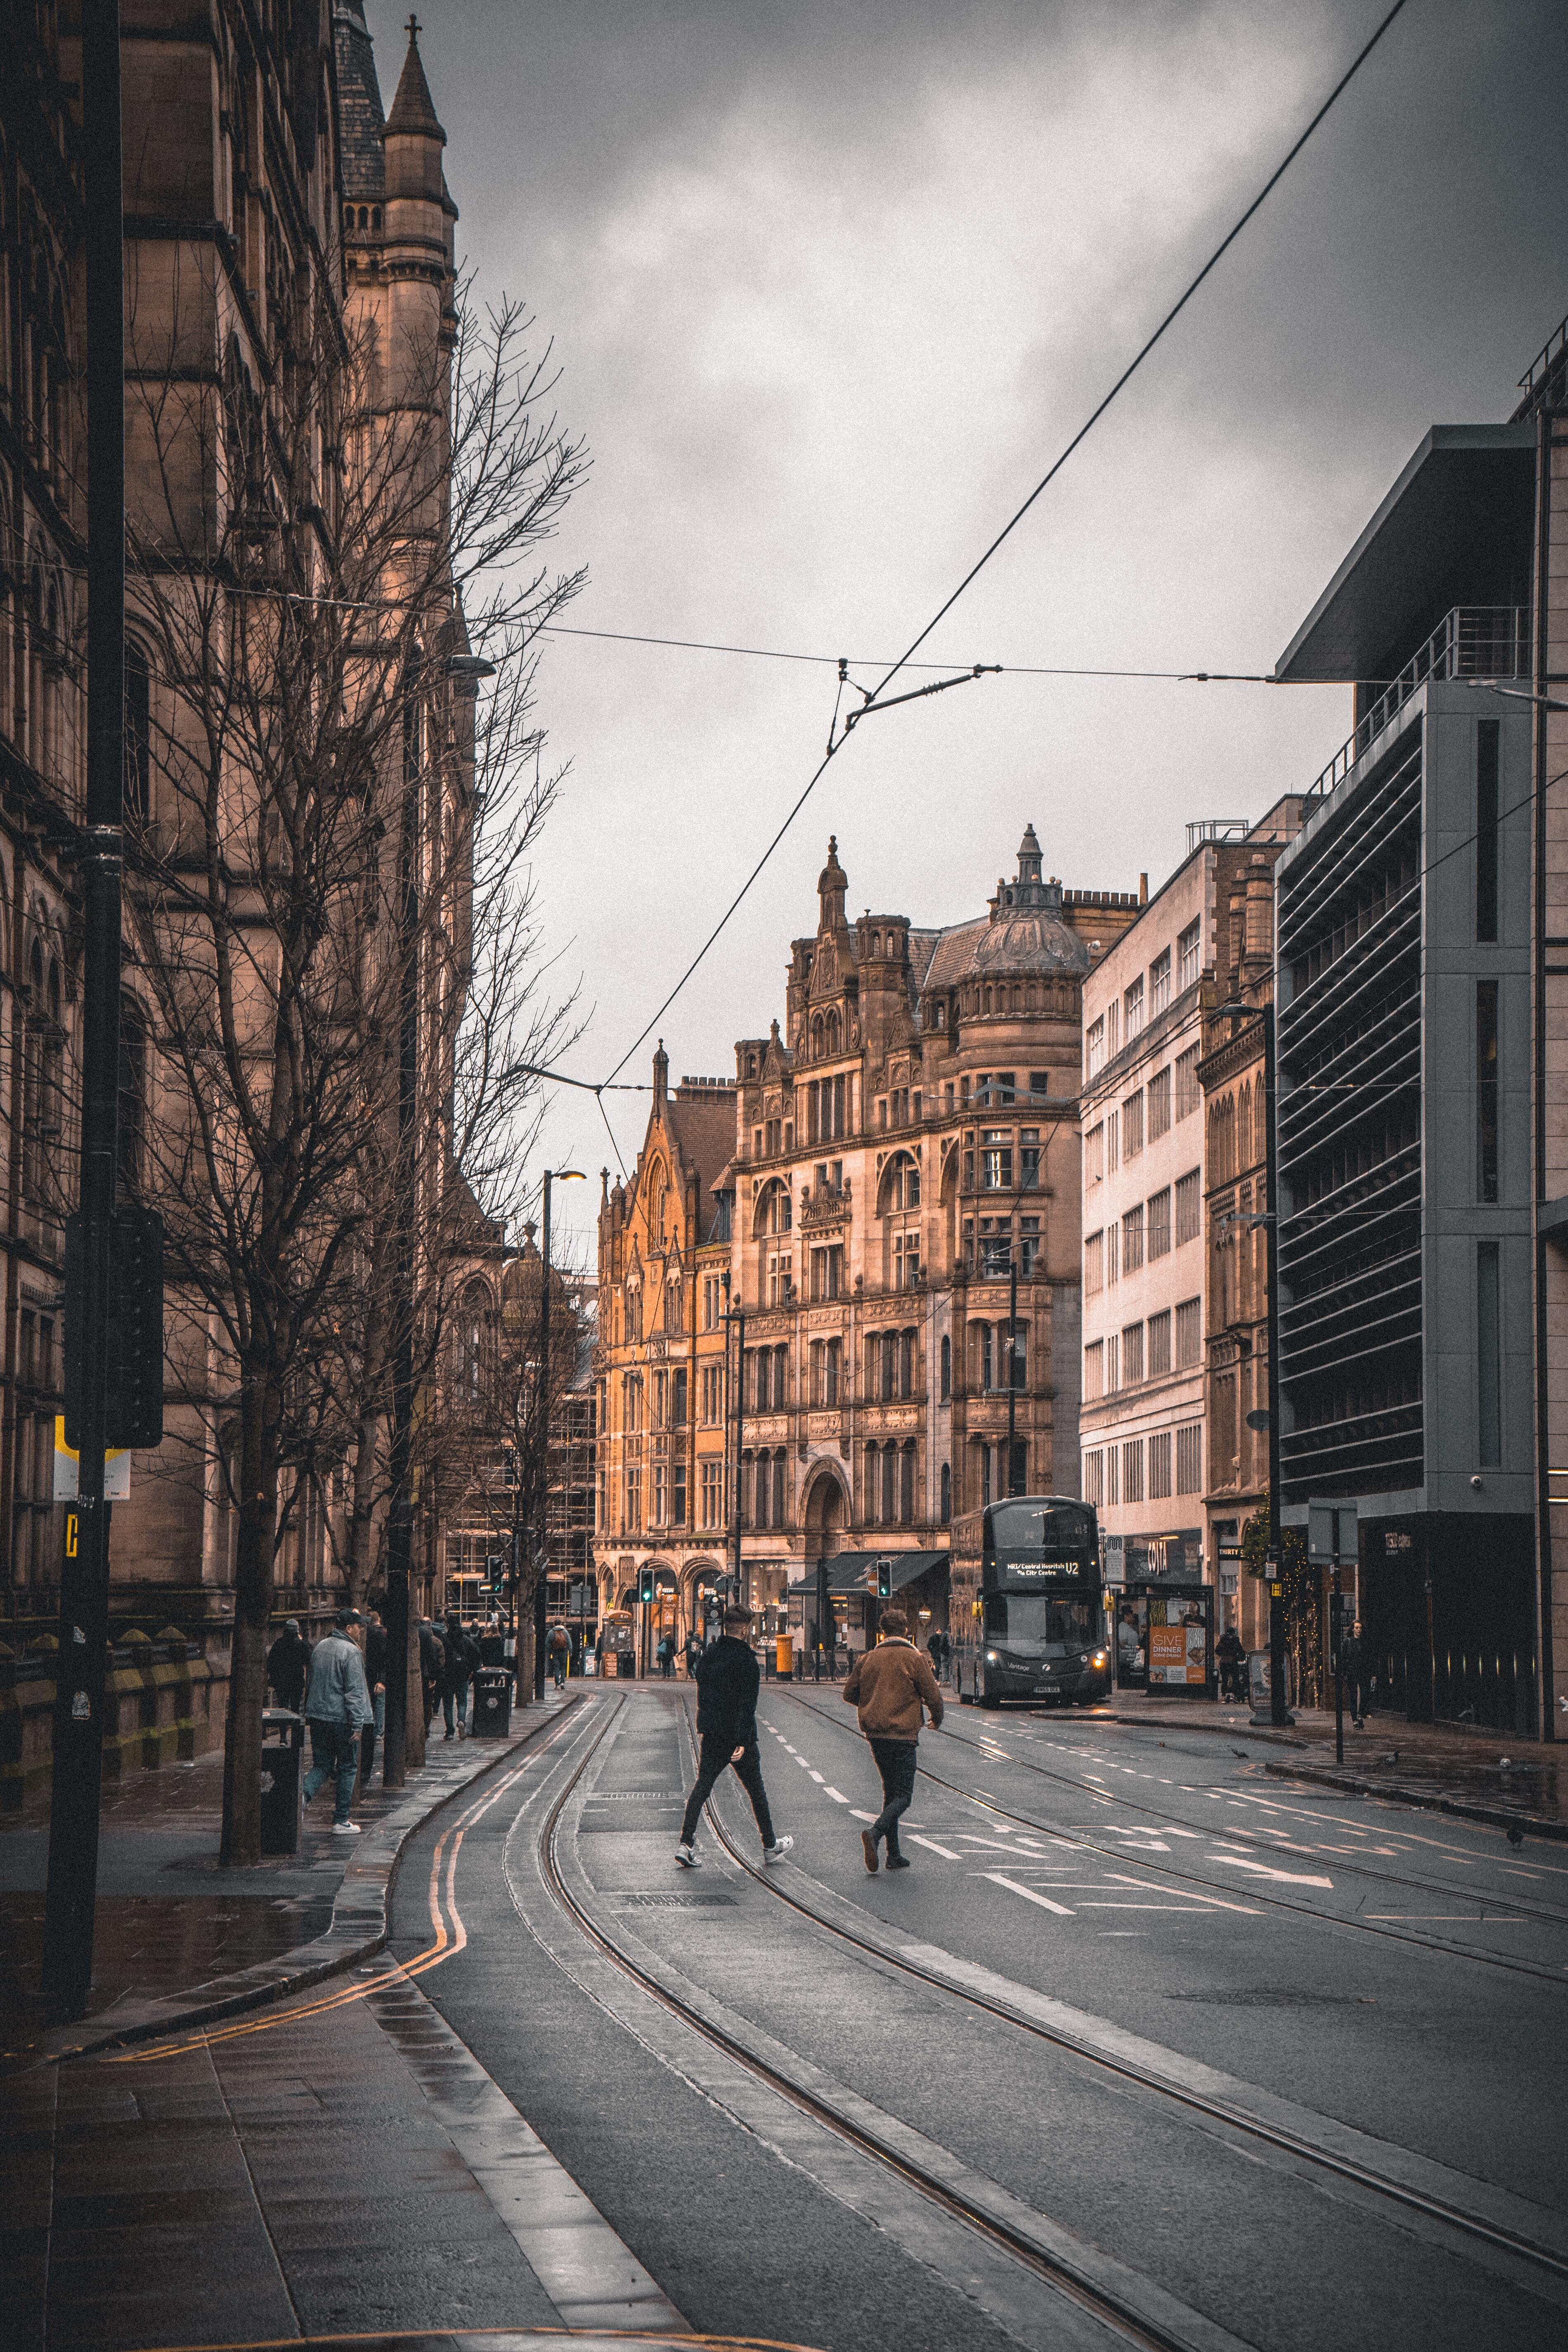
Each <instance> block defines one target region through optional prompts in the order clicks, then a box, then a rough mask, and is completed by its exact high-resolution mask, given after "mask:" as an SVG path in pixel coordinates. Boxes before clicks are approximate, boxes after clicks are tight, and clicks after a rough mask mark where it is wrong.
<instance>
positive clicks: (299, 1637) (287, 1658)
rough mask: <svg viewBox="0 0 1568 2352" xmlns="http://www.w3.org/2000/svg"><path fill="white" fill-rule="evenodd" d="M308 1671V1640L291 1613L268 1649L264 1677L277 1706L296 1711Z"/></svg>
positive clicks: (298, 1708)
mask: <svg viewBox="0 0 1568 2352" xmlns="http://www.w3.org/2000/svg"><path fill="white" fill-rule="evenodd" d="M309 1674H310V1643H309V1642H307V1641H306V1639H305V1637H304V1635H303V1633H300V1620H299V1619H298V1617H290V1618H289V1620H288V1622H286V1623H285V1625H284V1628H283V1631H282V1632H281V1633H279V1636H278V1639H277V1640H276V1641H275V1642H274V1643H273V1644H272V1647H271V1648H270V1649H269V1650H268V1653H267V1679H268V1682H269V1683H270V1684H271V1685H272V1693H273V1696H274V1697H275V1698H276V1699H277V1701H278V1704H279V1706H286V1707H289V1708H290V1709H291V1710H292V1711H293V1713H294V1714H295V1715H298V1714H299V1712H300V1700H301V1699H302V1698H303V1697H304V1696H305V1682H306V1677H307V1676H308V1675H309Z"/></svg>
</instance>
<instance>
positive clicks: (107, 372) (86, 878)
mask: <svg viewBox="0 0 1568 2352" xmlns="http://www.w3.org/2000/svg"><path fill="white" fill-rule="evenodd" d="M81 100H82V159H83V173H84V179H85V194H86V218H85V226H84V233H83V240H82V243H83V260H84V274H85V290H86V298H87V437H88V488H87V558H88V583H87V812H86V814H87V828H86V840H85V844H84V847H83V851H82V856H81V875H82V899H83V921H84V930H85V934H86V939H85V950H86V952H85V958H84V966H83V975H82V1103H81V1197H80V1214H81V1220H82V1228H83V1241H84V1248H83V1280H82V1286H81V1294H80V1299H79V1302H78V1301H75V1300H73V1301H72V1305H73V1307H74V1306H77V1305H78V1304H79V1312H80V1315H81V1325H82V1333H81V1336H82V1346H81V1364H82V1383H81V1399H80V1406H79V1410H80V1414H81V1445H80V1449H79V1465H78V1473H77V1476H78V1486H77V1526H78V1538H77V1551H76V1557H75V1558H74V1559H67V1560H66V1561H65V1563H64V1565H63V1569H62V1571H61V1577H60V1634H59V1642H60V1648H59V1665H58V1677H57V1685H56V1700H55V1742H54V1774H53V1780H52V1787H51V1796H50V1805H49V1876H48V1893H47V1898H46V1907H45V1913H44V1975H43V1984H44V1991H45V1992H46V1994H47V1996H48V1998H49V2000H50V2001H51V2002H52V2004H53V2007H54V2011H55V2013H56V2015H57V2016H58V2017H59V2018H61V2019H64V2020H69V2019H73V2018H78V2017H80V2016H82V2015H83V2014H84V2012H85V2011H86V2008H87V1999H88V1993H89V1990H90V1988H91V1984H92V1929H93V1913H94V1908H95V1905H96V1899H97V1887H98V1828H99V1792H100V1777H101V1774H102V1769H103V1676H104V1664H105V1656H106V1653H107V1650H108V1644H109V1508H110V1507H109V1505H108V1504H107V1503H106V1502H105V1501H104V1499H103V1455H104V1441H105V1435H106V1432H107V1427H108V1410H109V1383H108V1368H109V1261H110V1221H111V1218H112V1215H113V1211H114V1168H115V1154H116V1135H115V1125H116V1115H117V1111H118V1101H117V1097H118V1091H119V1083H120V876H121V815H122V793H123V788H124V776H125V327H124V318H125V308H124V277H125V262H124V248H123V245H122V242H121V239H122V234H123V231H122V222H121V206H122V194H121V145H120V8H119V5H118V0H83V6H82V26H81Z"/></svg>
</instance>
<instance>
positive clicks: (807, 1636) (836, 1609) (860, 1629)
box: [787, 1551, 948, 1660]
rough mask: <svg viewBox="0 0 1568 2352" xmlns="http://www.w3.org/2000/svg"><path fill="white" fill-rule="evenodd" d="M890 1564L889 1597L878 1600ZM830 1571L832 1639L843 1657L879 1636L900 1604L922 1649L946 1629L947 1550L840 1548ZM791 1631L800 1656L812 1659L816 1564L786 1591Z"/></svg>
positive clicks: (912, 1636) (829, 1564) (828, 1566)
mask: <svg viewBox="0 0 1568 2352" xmlns="http://www.w3.org/2000/svg"><path fill="white" fill-rule="evenodd" d="M883 1560H887V1561H889V1562H890V1569H889V1584H890V1586H891V1588H892V1590H891V1593H890V1596H889V1599H887V1600H884V1601H879V1599H878V1594H877V1587H878V1583H879V1563H880V1562H881V1561H883ZM823 1565H824V1566H825V1567H826V1570H827V1594H828V1604H829V1606H830V1608H831V1610H832V1612H833V1629H834V1630H833V1643H834V1648H835V1650H836V1652H837V1655H838V1657H839V1658H840V1660H842V1659H843V1657H844V1655H845V1653H846V1652H847V1653H848V1654H850V1655H851V1656H858V1654H860V1652H861V1651H863V1650H865V1649H867V1648H868V1647H869V1646H870V1644H871V1643H874V1642H875V1641H876V1638H877V1622H878V1619H879V1615H880V1613H881V1611H882V1610H883V1609H885V1608H891V1607H893V1606H895V1605H896V1606H897V1607H898V1608H900V1609H901V1610H902V1611H903V1612H904V1614H905V1615H906V1616H907V1617H908V1619H909V1621H910V1639H911V1640H912V1641H914V1642H917V1643H919V1644H920V1645H921V1647H922V1648H923V1647H924V1646H925V1644H926V1643H927V1642H928V1641H929V1640H930V1639H931V1635H932V1633H945V1632H946V1631H947V1598H948V1555H947V1553H946V1552H945V1551H895V1552H876V1551H841V1552H839V1553H838V1554H837V1556H836V1557H835V1558H834V1559H829V1560H826V1561H825V1562H824V1563H823ZM787 1599H788V1603H789V1626H788V1630H789V1633H790V1634H791V1636H792V1638H793V1639H794V1641H795V1645H796V1654H797V1655H805V1657H808V1658H809V1657H810V1655H811V1654H812V1651H813V1648H814V1647H815V1644H816V1621H817V1608H818V1599H817V1570H816V1569H815V1568H814V1569H812V1570H810V1571H809V1572H808V1574H807V1575H805V1577H803V1578H802V1579H801V1580H800V1581H799V1582H798V1583H795V1584H792V1585H791V1586H790V1588H789V1592H788V1595H787Z"/></svg>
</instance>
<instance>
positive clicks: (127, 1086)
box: [114, 996, 147, 1201]
mask: <svg viewBox="0 0 1568 2352" xmlns="http://www.w3.org/2000/svg"><path fill="white" fill-rule="evenodd" d="M146 1140H147V1021H146V1016H145V1014H144V1013H142V1007H141V1006H140V1005H139V1004H138V1003H137V1002H136V999H135V998H134V997H133V996H122V997H121V1000H120V1099H119V1103H118V1106H117V1108H116V1113H115V1133H114V1148H115V1170H116V1174H117V1177H118V1180H119V1186H120V1197H121V1200H122V1201H136V1200H139V1199H140V1198H141V1193H142V1155H143V1152H144V1150H145V1147H146Z"/></svg>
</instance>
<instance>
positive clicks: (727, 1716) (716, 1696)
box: [675, 1609, 795, 1870]
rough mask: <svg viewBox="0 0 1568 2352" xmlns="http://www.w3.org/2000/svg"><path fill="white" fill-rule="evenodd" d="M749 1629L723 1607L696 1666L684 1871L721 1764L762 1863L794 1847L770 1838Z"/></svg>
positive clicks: (747, 1621)
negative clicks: (742, 1801) (754, 1833)
mask: <svg viewBox="0 0 1568 2352" xmlns="http://www.w3.org/2000/svg"><path fill="white" fill-rule="evenodd" d="M751 1630H752V1612H751V1611H750V1610H749V1609H726V1610H725V1612H724V1631H723V1633H722V1634H721V1637H720V1639H719V1640H718V1641H717V1642H715V1643H713V1645H712V1647H711V1649H709V1650H705V1651H704V1652H703V1654H702V1655H701V1657H700V1659H699V1660H698V1662H697V1736H698V1740H699V1743H700V1755H699V1758H698V1764H697V1783H696V1786H695V1787H694V1788H693V1790H692V1791H691V1794H690V1796H689V1797H688V1799H687V1800H686V1818H685V1820H684V1821H683V1822H681V1824H680V1843H679V1845H678V1846H677V1847H676V1849H675V1859H676V1860H677V1862H678V1863H679V1864H680V1865H681V1867H682V1868H683V1869H685V1870H697V1869H700V1867H701V1860H702V1858H701V1856H700V1854H699V1853H698V1852H697V1849H696V1847H695V1846H694V1845H693V1843H692V1839H693V1838H694V1837H695V1835H696V1832H697V1823H698V1820H699V1818H700V1814H701V1811H702V1808H703V1806H704V1805H705V1804H706V1803H707V1802H708V1800H709V1798H710V1796H711V1795H712V1793H713V1790H714V1786H715V1784H716V1783H717V1781H718V1779H719V1775H720V1774H721V1772H722V1771H723V1769H724V1768H725V1766H726V1765H727V1764H732V1765H733V1766H734V1768H735V1777H736V1779H737V1780H739V1781H740V1783H741V1786H742V1789H744V1790H745V1792H746V1794H747V1796H748V1797H750V1799H751V1801H752V1812H753V1813H755V1815H756V1817H757V1827H758V1829H759V1830H760V1831H761V1832H762V1839H763V1861H764V1862H782V1861H783V1860H784V1855H785V1854H786V1853H788V1852H789V1850H790V1848H791V1846H793V1845H794V1843H795V1840H794V1838H792V1837H782V1838H781V1837H775V1836H774V1835H773V1815H772V1813H771V1812H770V1811H768V1792H767V1790H765V1789H764V1788H763V1760H762V1758H761V1757H760V1756H759V1755H758V1753H757V1692H758V1690H759V1689H760V1687H761V1685H762V1679H763V1678H762V1675H761V1673H760V1671H759V1670H758V1666H757V1659H756V1653H755V1652H754V1651H753V1649H752V1645H751V1643H750V1642H749V1641H748V1640H747V1639H746V1636H747V1635H748V1634H749V1633H750V1632H751Z"/></svg>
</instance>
